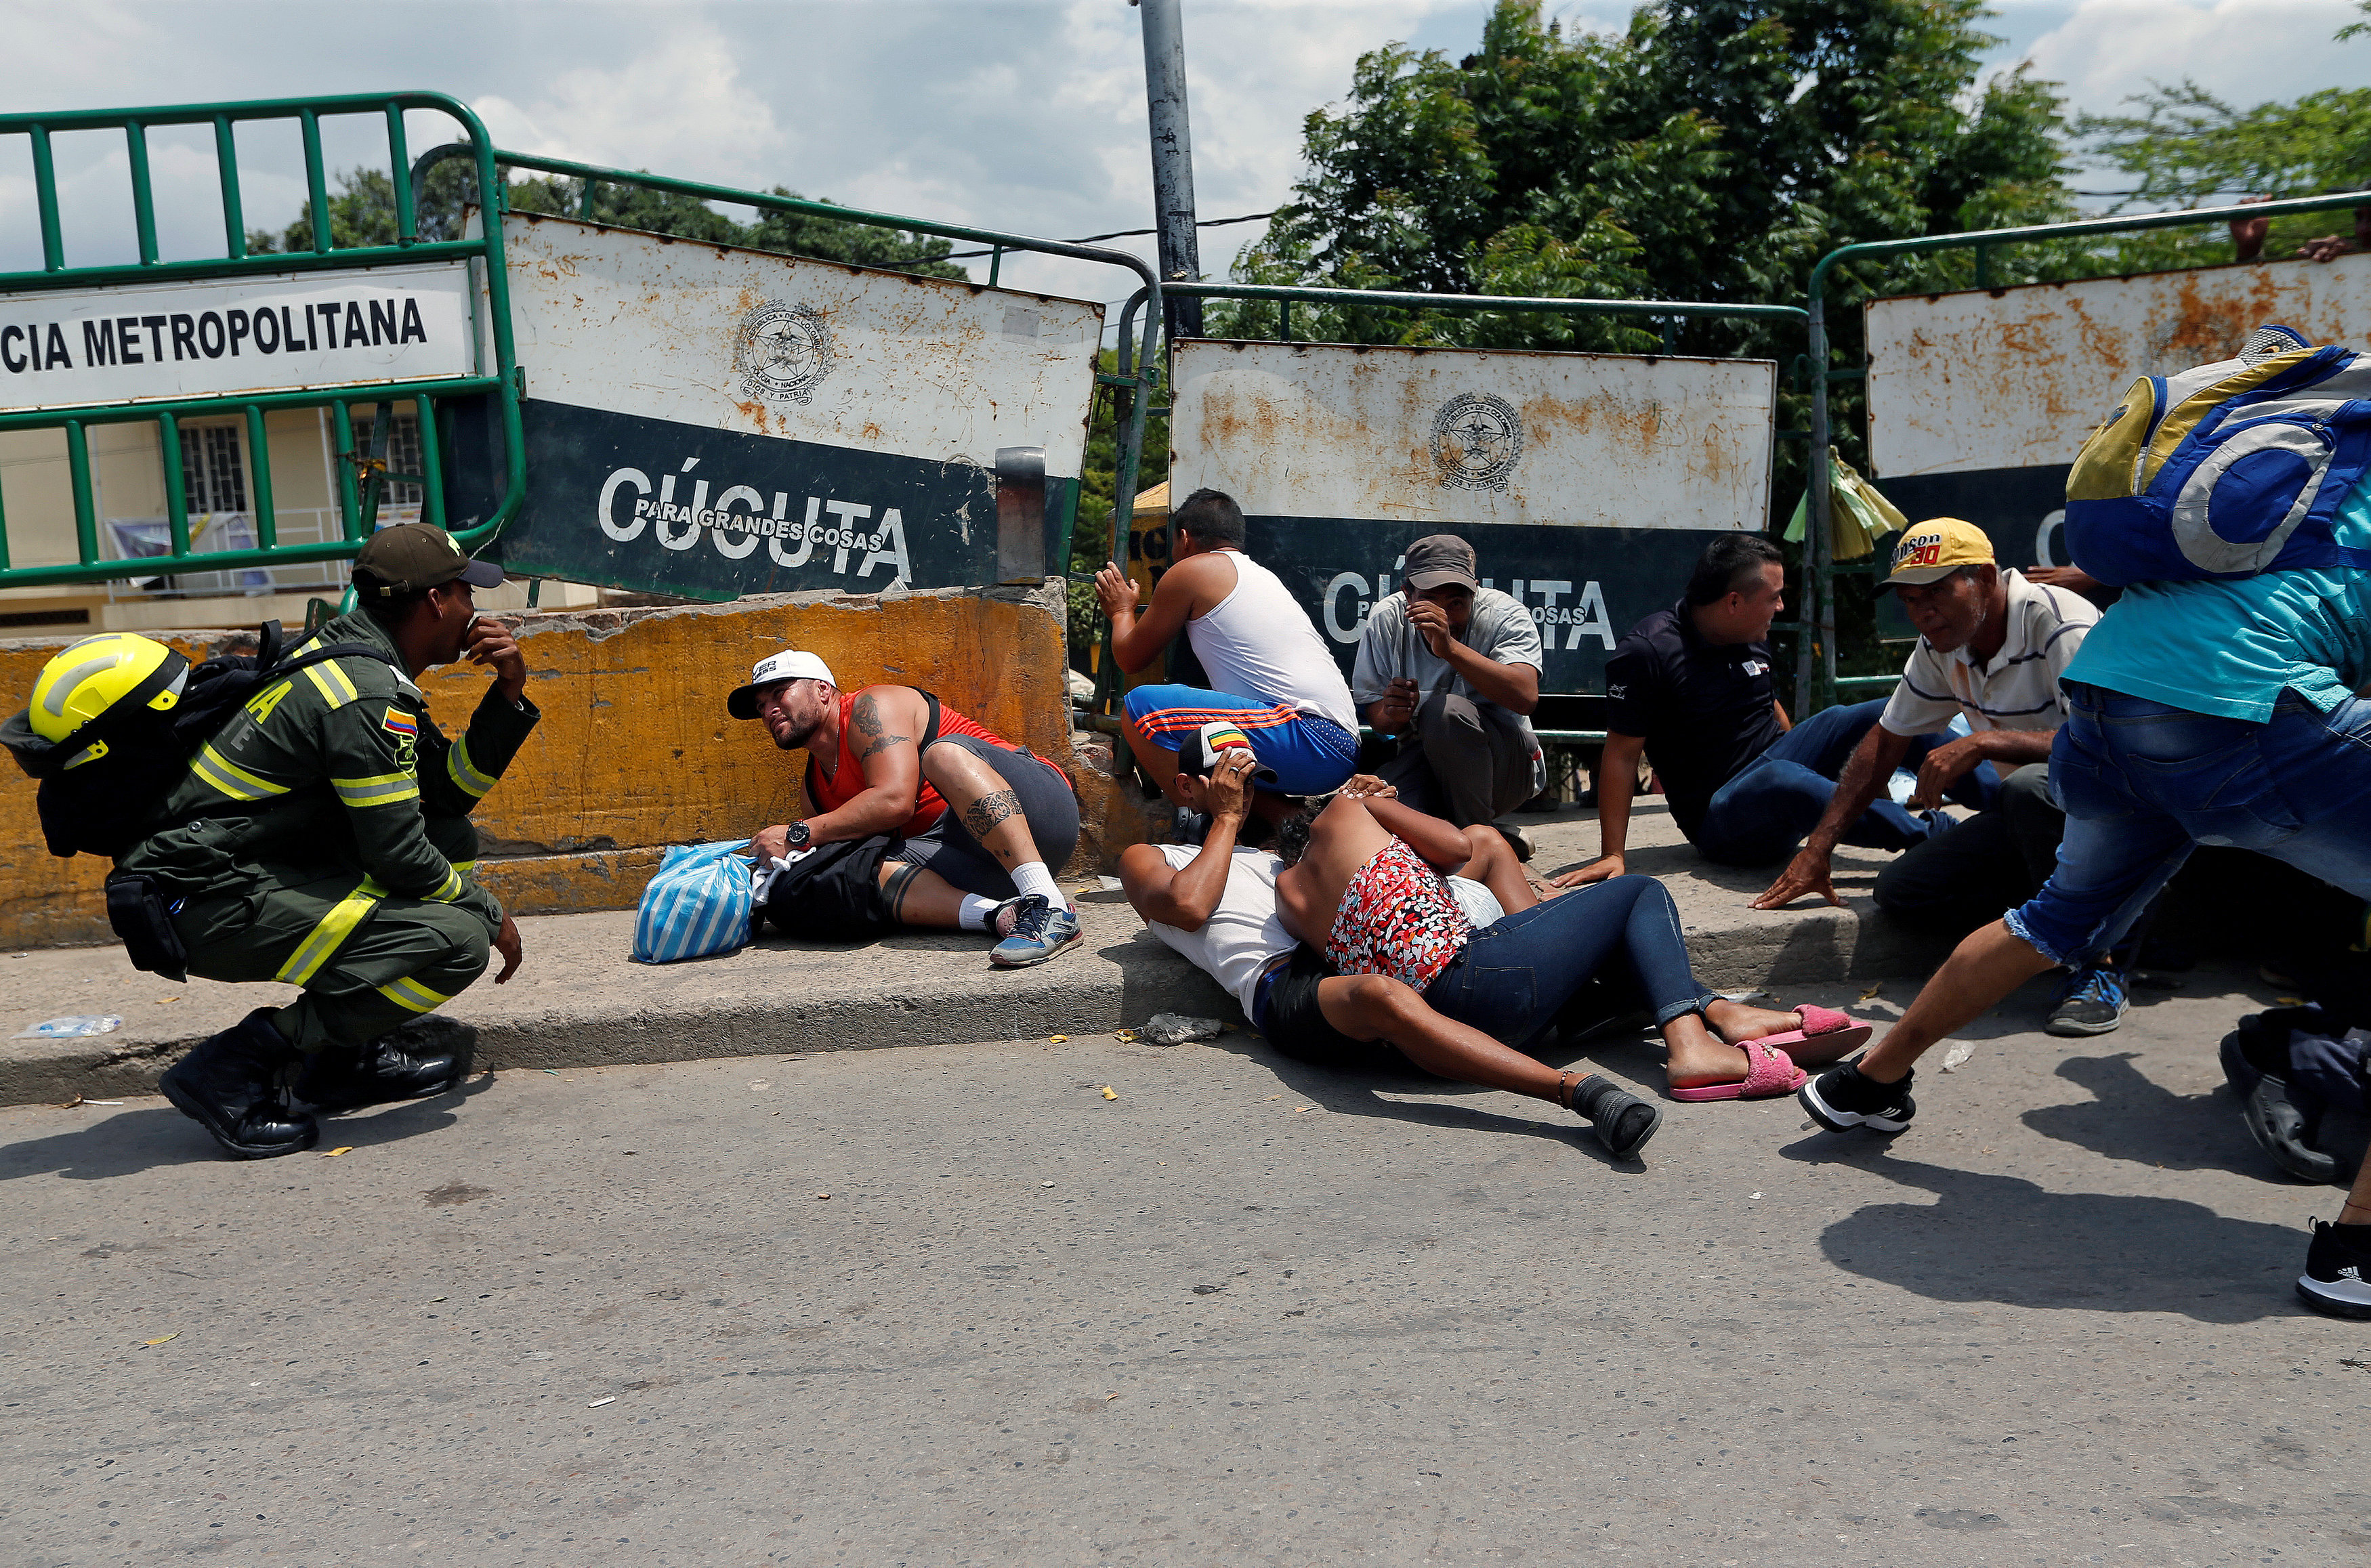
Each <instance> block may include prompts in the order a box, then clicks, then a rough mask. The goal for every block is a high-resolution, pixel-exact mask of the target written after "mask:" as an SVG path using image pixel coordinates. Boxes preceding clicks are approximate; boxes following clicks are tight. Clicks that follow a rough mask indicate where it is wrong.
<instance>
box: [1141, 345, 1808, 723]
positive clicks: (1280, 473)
mask: <svg viewBox="0 0 2371 1568" xmlns="http://www.w3.org/2000/svg"><path fill="white" fill-rule="evenodd" d="M1175 376H1176V382H1175V385H1176V399H1175V403H1174V409H1175V412H1174V414H1173V416H1172V421H1171V426H1170V429H1171V432H1172V436H1171V443H1172V445H1173V446H1174V449H1175V450H1174V455H1173V457H1172V460H1171V467H1170V480H1169V493H1170V495H1171V497H1172V498H1173V500H1174V499H1178V498H1182V497H1184V496H1185V494H1186V493H1187V492H1189V491H1191V490H1197V489H1200V488H1202V487H1204V486H1209V487H1210V488H1212V489H1216V490H1225V491H1226V492H1227V493H1228V494H1230V495H1232V496H1233V497H1234V498H1235V500H1236V502H1238V503H1239V504H1240V505H1241V506H1242V507H1243V511H1244V513H1246V515H1247V517H1248V519H1249V521H1250V524H1251V531H1252V536H1251V541H1250V548H1251V551H1252V553H1253V554H1254V555H1255V556H1256V557H1257V558H1258V559H1260V560H1262V561H1263V562H1265V563H1266V565H1267V566H1268V567H1269V568H1270V569H1271V570H1273V571H1275V572H1276V573H1277V574H1278V576H1279V577H1281V578H1282V579H1283V580H1284V582H1285V584H1286V585H1287V586H1288V587H1289V588H1290V589H1291V590H1292V592H1293V594H1294V596H1295V597H1296V598H1298V599H1299V600H1300V602H1301V605H1302V606H1303V607H1304V608H1305V609H1306V610H1307V611H1308V612H1309V616H1310V619H1311V621H1312V622H1313V624H1315V625H1316V626H1318V627H1320V628H1323V629H1324V633H1325V635H1326V637H1327V638H1328V640H1330V642H1331V644H1332V646H1333V648H1334V651H1335V655H1336V658H1337V659H1338V660H1339V661H1340V662H1341V663H1342V666H1343V668H1344V669H1345V670H1346V671H1347V670H1348V669H1349V668H1350V666H1351V663H1352V662H1353V660H1354V658H1355V656H1356V653H1357V651H1358V644H1359V634H1360V630H1361V628H1362V627H1363V626H1364V624H1365V621H1366V617H1367V614H1368V612H1369V610H1370V609H1371V607H1372V606H1373V605H1374V604H1375V603H1376V602H1377V601H1379V600H1381V599H1382V598H1383V597H1385V596H1387V595H1388V594H1392V593H1393V592H1394V591H1395V590H1396V589H1397V588H1398V587H1399V580H1400V574H1401V568H1402V564H1403V557H1404V555H1405V551H1406V549H1407V547H1408V546H1409V545H1410V544H1411V543H1413V542H1414V541H1415V540H1417V539H1418V538H1421V537H1422V536H1425V535H1427V534H1435V533H1454V534H1457V535H1458V536H1461V537H1463V538H1464V539H1465V540H1466V541H1467V542H1468V543H1470V544H1471V545H1473V547H1474V548H1475V554H1476V557H1477V559H1478V560H1479V562H1480V571H1479V575H1480V576H1481V577H1482V580H1483V582H1484V583H1485V585H1486V586H1489V587H1494V588H1495V587H1498V586H1500V585H1501V584H1503V585H1504V586H1505V589H1506V591H1507V592H1508V593H1510V594H1513V595H1514V597H1515V599H1516V600H1517V601H1518V602H1519V603H1521V605H1523V606H1524V607H1525V608H1526V609H1528V610H1529V611H1530V612H1531V614H1532V619H1533V620H1534V621H1536V622H1537V623H1538V625H1539V628H1540V640H1541V644H1542V647H1543V650H1544V652H1545V655H1546V663H1547V669H1546V672H1545V674H1544V689H1546V690H1549V691H1555V692H1596V691H1602V690H1603V689H1604V668H1605V658H1606V655H1607V654H1609V653H1611V652H1612V651H1613V645H1614V643H1615V641H1616V640H1618V639H1619V638H1620V636H1621V635H1622V633H1624V632H1625V631H1627V630H1629V628H1631V626H1632V625H1633V624H1634V623H1636V622H1637V620H1638V619H1639V618H1640V617H1643V616H1645V615H1647V614H1648V613H1649V612H1650V611H1653V610H1657V609H1660V608H1662V607H1663V606H1665V605H1669V604H1671V602H1672V601H1673V600H1674V599H1676V598H1678V597H1679V595H1680V592H1681V590H1682V588H1683V587H1684V586H1685V584H1686V582H1687V575H1688V571H1689V568H1690V567H1691V566H1692V565H1693V564H1694V560H1695V558H1696V556H1697V554H1698V552H1700V551H1701V550H1702V549H1703V548H1704V546H1705V543H1706V539H1707V538H1709V537H1710V536H1712V535H1714V534H1716V533H1722V532H1734V531H1735V530H1737V529H1740V528H1751V529H1759V528H1760V527H1762V526H1763V525H1764V520H1765V518H1766V517H1767V515H1768V512H1769V506H1770V455H1771V444H1772V440H1773V424H1774V421H1773V408H1774V399H1775V391H1776V386H1777V367H1776V366H1775V364H1773V363H1771V362H1769V361H1766V360H1694V359H1645V358H1636V357H1631V356H1627V355H1619V354H1551V353H1513V352H1469V351H1465V350H1431V349H1427V350H1415V349H1388V348H1360V347H1352V346H1349V345H1345V344H1338V343H1232V342H1219V341H1207V342H1206V341H1186V342H1181V343H1179V344H1178V345H1177V347H1176V357H1175Z"/></svg>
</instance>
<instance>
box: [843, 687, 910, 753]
mask: <svg viewBox="0 0 2371 1568" xmlns="http://www.w3.org/2000/svg"><path fill="white" fill-rule="evenodd" d="M848 716H849V717H850V719H852V720H854V721H856V731H857V733H859V734H861V735H862V736H863V737H864V741H863V744H862V745H861V746H860V747H859V748H858V750H857V753H856V760H857V761H859V762H862V761H863V760H864V759H865V758H866V757H869V756H871V755H873V754H874V753H875V752H885V751H887V750H888V749H889V748H890V747H891V746H902V745H904V744H906V743H907V742H908V741H909V740H911V739H913V737H912V736H911V735H891V734H885V733H883V730H884V728H885V726H884V725H883V724H882V722H881V703H880V699H879V698H875V697H874V696H873V694H872V693H871V692H866V693H865V694H864V695H863V696H862V697H860V698H857V699H856V700H855V702H853V703H852V704H850V707H849V709H848Z"/></svg>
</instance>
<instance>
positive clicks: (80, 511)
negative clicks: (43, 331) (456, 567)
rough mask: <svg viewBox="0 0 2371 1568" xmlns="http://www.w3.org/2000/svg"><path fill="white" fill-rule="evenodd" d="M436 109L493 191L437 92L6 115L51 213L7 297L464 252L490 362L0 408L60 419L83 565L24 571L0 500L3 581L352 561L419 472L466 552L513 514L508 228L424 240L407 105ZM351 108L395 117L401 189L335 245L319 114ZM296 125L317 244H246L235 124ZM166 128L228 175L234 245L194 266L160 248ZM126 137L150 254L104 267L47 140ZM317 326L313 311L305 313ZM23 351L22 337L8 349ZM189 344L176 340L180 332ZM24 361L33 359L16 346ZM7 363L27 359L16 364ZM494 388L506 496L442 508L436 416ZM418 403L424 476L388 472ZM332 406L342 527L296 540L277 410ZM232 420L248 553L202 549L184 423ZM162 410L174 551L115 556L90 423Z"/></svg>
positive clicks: (474, 136)
mask: <svg viewBox="0 0 2371 1568" xmlns="http://www.w3.org/2000/svg"><path fill="white" fill-rule="evenodd" d="M407 110H435V111H437V112H439V113H442V114H445V115H447V116H449V117H451V118H452V119H453V120H454V121H457V122H458V123H459V124H460V125H461V126H462V128H463V129H464V131H465V132H466V133H468V141H467V142H465V143H462V144H459V145H461V146H463V147H464V148H466V150H467V155H468V157H469V159H470V160H471V162H472V164H473V166H474V168H475V171H476V174H477V177H478V180H479V184H480V189H481V190H497V189H499V181H498V179H497V177H496V172H495V164H494V152H493V144H492V141H491V140H490V139H489V138H488V136H487V134H486V132H485V128H484V126H482V125H481V124H480V123H479V121H478V118H477V116H476V115H475V114H474V113H473V112H472V111H471V110H470V109H469V108H468V105H467V104H464V103H462V102H461V101H460V100H459V99H457V98H449V97H447V96H445V94H442V93H428V92H401V93H373V94H353V95H348V96H344V97H339V98H303V99H296V98H282V99H268V100H259V101H253V102H246V103H224V104H193V105H184V106H178V107H169V108H156V109H130V110H96V111H90V112H83V113H71V114H10V115H0V137H6V136H12V135H21V136H24V137H26V138H28V139H29V144H30V148H31V153H32V165H33V183H34V196H35V201H36V204H37V207H38V210H39V213H40V236H41V262H42V264H41V267H40V270H39V271H19V272H7V273H0V303H13V302H18V301H22V300H24V299H26V298H28V297H29V296H33V295H37V294H44V293H53V294H63V293H64V291H78V290H80V291H87V290H97V289H116V288H122V287H126V286H129V285H134V284H150V283H174V282H189V283H200V282H218V281H223V280H244V279H261V278H266V277H271V276H274V275H281V274H298V275H306V274H332V273H349V272H355V271H364V270H367V269H372V268H379V267H385V266H388V265H390V264H396V263H401V264H405V265H417V264H419V263H423V262H435V261H465V262H468V263H474V264H475V265H476V267H478V268H480V269H482V286H483V287H484V289H485V291H486V297H487V299H488V301H489V304H490V309H489V312H488V314H489V317H490V319H489V320H488V321H487V322H486V323H485V326H486V329H487V337H488V339H489V340H490V341H491V347H492V356H493V361H494V363H493V364H492V367H491V368H490V369H489V368H488V367H485V366H484V365H482V364H480V366H479V372H480V373H479V374H474V375H442V376H438V377H435V378H434V379H421V380H393V381H377V382H373V383H371V384H369V385H363V386H355V385H351V384H349V385H341V386H334V387H331V386H308V387H303V388H299V389H295V390H283V389H275V390H268V391H243V392H234V393H224V394H211V395H203V396H191V397H162V398H136V399H131V400H120V401H104V402H94V403H89V404H85V405H79V406H64V407H42V408H38V409H17V410H14V411H8V412H0V432H6V431H31V430H55V431H60V432H64V439H65V447H66V461H67V465H68V471H69V483H70V486H71V490H72V494H73V504H74V531H75V555H76V559H75V560H73V561H71V562H64V563H59V564H52V565H39V566H20V565H17V564H16V563H15V562H14V560H13V559H12V557H11V555H10V552H9V549H8V541H7V525H6V496H5V495H0V588H22V587H35V586H42V585H48V584H55V583H66V582H103V581H106V580H108V579H112V578H126V577H150V576H156V575H159V574H178V573H185V572H212V571H228V570H238V569H243V568H249V567H265V566H280V565H288V564H293V563H298V562H306V561H317V560H329V559H340V558H345V557H351V556H352V555H353V553H354V552H355V551H356V550H357V549H358V548H361V542H362V540H363V539H364V538H365V537H367V536H368V534H369V531H370V528H371V525H372V523H373V521H374V517H373V514H374V513H375V511H376V505H377V502H378V499H379V497H380V495H381V494H382V493H383V491H384V488H385V486H386V485H387V484H388V483H390V482H405V483H411V484H416V485H418V486H419V487H420V488H421V490H422V516H423V518H424V519H425V520H427V521H429V522H432V523H438V524H449V525H452V526H453V528H454V531H455V533H456V535H457V537H459V538H460V539H461V541H462V542H463V543H464V544H465V545H467V546H469V547H472V548H474V547H475V546H476V545H478V544H480V543H481V542H483V541H484V540H486V539H488V538H491V537H492V536H493V534H494V533H495V531H496V530H498V529H499V528H501V526H502V525H503V523H504V522H505V521H506V520H507V519H508V518H509V516H510V514H511V513H512V512H513V511H514V510H515V508H516V506H517V503H518V497H519V494H520V490H521V486H522V483H523V480H524V474H523V472H522V469H521V457H520V445H519V414H518V377H517V375H516V374H515V372H516V366H515V363H514V360H513V356H512V344H511V325H510V314H509V297H508V285H507V280H506V278H505V276H504V273H503V252H502V234H501V231H500V229H499V227H498V226H496V225H489V228H488V232H487V233H485V234H484V235H482V236H480V237H478V238H474V239H445V240H432V239H423V238H422V237H421V236H420V233H419V226H418V221H417V219H418V213H417V211H416V209H415V206H414V203H413V202H412V199H411V186H410V185H409V183H408V182H407V181H406V180H405V179H403V178H402V174H403V171H404V170H405V168H406V167H407V166H408V163H409V153H408V148H407V139H406V134H405V129H404V122H403V117H404V114H405V111H407ZM341 115H355V116H366V117H373V118H383V119H384V121H385V123H386V127H387V145H388V149H389V154H390V161H391V164H392V166H393V167H392V169H391V170H390V174H391V177H392V179H393V184H394V187H395V190H396V193H397V200H396V213H395V221H396V236H397V237H396V243H394V244H393V245H371V246H337V245H334V244H333V243H332V241H331V236H330V212H329V203H328V169H327V167H326V166H325V164H324V161H323V157H322V146H321V122H322V121H323V120H325V119H328V118H330V117H333V116H341ZM266 121H288V122H293V123H294V124H295V127H296V129H297V131H298V133H299V134H300V136H301V138H302V141H303V146H304V162H305V179H306V190H307V192H308V193H309V195H310V198H311V202H312V209H311V211H312V225H311V226H312V236H311V238H312V247H311V248H310V249H309V250H299V251H293V252H276V251H275V252H266V253H262V254H250V253H249V248H248V241H247V228H246V211H245V206H244V203H243V201H242V199H241V187H240V179H239V167H238V149H237V128H238V127H239V126H241V125H251V124H255V123H258V122H266ZM169 126H204V127H210V128H211V129H212V131H213V134H214V154H215V164H216V167H217V170H218V178H219V180H220V198H221V213H222V223H223V244H224V254H223V255H222V256H220V257H218V258H210V259H198V260H185V261H167V260H164V259H161V258H160V255H159V248H158V244H157V235H156V190H155V185H154V180H153V177H152V174H151V170H150V167H149V148H148V135H149V133H150V132H151V131H153V130H156V129H157V128H159V127H169ZM88 131H115V132H120V133H121V134H122V136H123V138H124V145H125V150H126V155H127V160H128V164H129V170H130V175H131V187H132V205H133V224H134V228H135V231H136V234H137V237H138V247H139V254H140V259H139V260H138V261H137V262H136V263H131V264H121V265H107V266H86V267H75V266H69V265H68V264H67V262H66V259H65V256H66V247H65V235H64V227H63V224H62V221H61V215H60V203H59V196H58V180H57V174H56V169H55V167H54V158H53V154H52V138H53V137H55V136H57V135H59V134H61V133H68V132H88ZM308 329H309V322H308ZM11 346H12V347H13V346H14V345H13V344H12V345H11ZM175 347H176V352H177V354H178V351H179V342H178V341H177V343H176V345H175ZM12 357H15V358H19V359H20V358H21V356H12ZM11 368H14V366H13V365H12V367H11ZM457 398H491V399H492V401H493V404H494V407H495V408H496V409H497V410H498V417H499V419H500V421H501V429H502V432H503V446H504V450H505V451H506V453H507V467H506V469H505V471H504V473H503V482H502V484H501V486H500V490H499V494H500V498H501V499H500V501H499V502H498V504H497V505H496V506H495V507H494V509H493V510H492V512H491V513H489V514H488V515H486V516H483V517H473V518H467V519H449V518H447V517H446V515H445V487H444V473H443V464H442V462H441V460H440V458H441V445H440V440H439V423H438V418H437V415H438V413H439V411H440V409H441V408H443V407H446V406H449V405H450V403H451V402H452V401H453V400H454V399H457ZM405 403H412V404H416V405H417V406H418V407H419V409H420V411H421V413H422V418H421V419H420V421H419V441H420V447H421V456H422V461H421V464H420V467H421V472H419V473H417V474H410V473H402V474H394V473H389V472H388V471H387V450H388V446H387V443H388V438H389V433H390V430H391V427H392V425H393V423H394V421H393V419H392V418H390V417H388V416H389V415H390V413H391V412H392V410H393V409H395V408H397V407H398V406H399V405H402V404H405ZM365 404H368V405H376V407H377V409H378V412H377V414H376V416H375V417H374V418H373V420H372V440H371V443H370V450H368V451H361V452H358V451H356V450H355V444H354V427H353V410H354V409H356V408H357V407H359V406H362V405H365ZM277 409H327V410H328V411H329V412H330V416H331V418H332V420H333V421H334V424H335V429H336V437H337V445H338V453H339V455H340V457H341V473H340V477H339V481H338V483H337V486H336V492H337V502H336V505H337V509H338V513H339V524H340V525H339V528H338V531H337V536H336V537H334V538H327V539H322V540H318V541H312V542H303V543H298V542H283V540H282V539H280V537H279V514H278V510H277V509H276V508H275V506H274V503H273V495H272V459H271V451H270V444H269V443H268V442H267V440H266V439H265V432H264V416H265V415H266V414H267V413H269V412H272V411H273V410H277ZM223 415H230V416H234V417H236V418H237V419H238V420H240V421H243V423H244V426H245V430H246V432H247V434H248V437H249V456H248V463H249V478H248V489H249V494H250V495H251V498H252V503H251V506H250V509H249V510H250V511H251V513H252V517H253V527H254V532H255V538H256V544H255V545H254V547H253V548H241V549H214V550H192V549H191V541H190V504H189V500H190V498H189V495H188V492H187V487H186V483H185V480H184V477H183V471H182V461H181V455H182V454H181V447H182V427H183V425H184V424H185V423H186V422H187V421H191V420H195V419H203V418H207V417H210V416H212V417H219V416H223ZM140 422H153V423H154V424H155V425H156V429H157V433H158V444H159V447H160V450H161V455H162V458H163V467H164V475H163V478H164V491H165V498H166V512H167V525H168V532H169V548H168V551H167V552H166V553H165V554H163V555H146V556H138V557H133V558H130V559H112V560H110V559H102V556H101V552H100V548H99V537H98V512H97V486H96V484H95V483H94V478H93V473H92V468H91V451H90V435H91V432H92V431H93V429H94V428H95V427H99V426H104V425H109V424H127V423H140Z"/></svg>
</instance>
